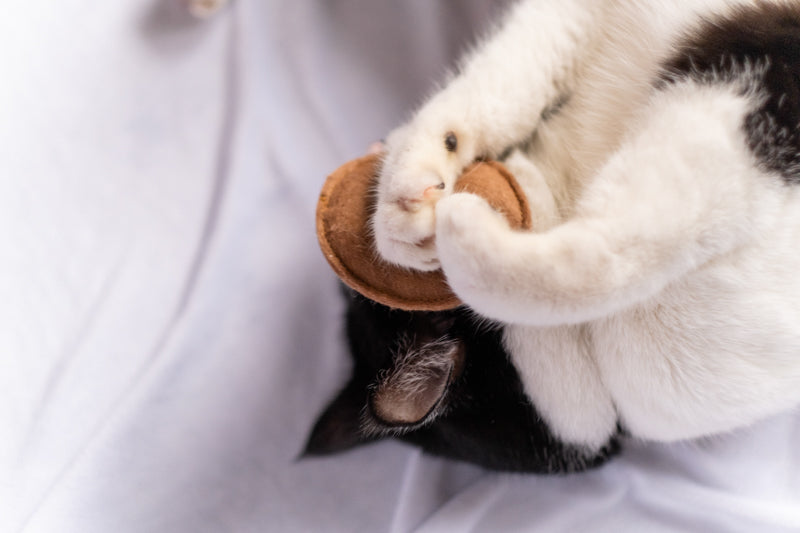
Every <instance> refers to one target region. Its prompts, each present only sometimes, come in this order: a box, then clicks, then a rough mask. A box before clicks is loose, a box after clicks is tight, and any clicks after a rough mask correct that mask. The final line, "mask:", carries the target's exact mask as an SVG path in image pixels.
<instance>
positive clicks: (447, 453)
mask: <svg viewBox="0 0 800 533" xmlns="http://www.w3.org/2000/svg"><path fill="white" fill-rule="evenodd" d="M348 300H349V302H348V312H347V330H348V338H349V342H350V348H351V351H352V355H353V359H354V368H353V377H352V379H351V381H350V382H349V383H348V385H347V386H346V387H345V389H344V390H343V391H342V392H341V393H340V395H339V396H338V397H337V398H336V399H335V400H334V401H333V402H332V403H331V405H330V406H329V407H328V408H327V409H326V411H325V412H324V413H323V415H322V416H321V417H320V419H319V420H318V421H317V423H316V425H315V427H314V429H313V430H312V433H311V437H310V438H309V441H308V444H307V446H306V453H307V454H311V455H319V454H325V453H330V452H337V451H341V450H343V449H346V448H348V447H351V446H355V445H357V444H360V443H364V442H368V441H370V440H373V439H374V438H375V437H374V436H373V435H374V434H375V433H374V432H373V431H370V432H367V433H365V432H364V431H363V430H362V429H363V424H362V425H360V424H359V417H361V418H363V417H365V416H367V417H369V416H372V414H371V413H370V411H369V409H367V407H366V406H367V404H368V402H369V394H370V390H371V387H373V386H374V383H375V382H376V381H377V380H378V377H379V375H380V374H381V372H385V371H386V369H388V368H390V367H391V366H392V363H393V354H394V353H396V348H397V346H398V344H399V343H400V342H401V340H402V339H405V341H402V342H406V343H408V339H413V343H416V345H417V346H419V345H420V344H424V343H426V342H430V341H433V340H435V339H437V338H441V337H442V336H447V337H448V338H450V339H452V340H454V341H456V342H461V343H462V345H463V348H464V350H465V352H464V361H463V367H462V368H461V369H460V373H459V375H458V377H457V378H456V379H454V380H453V382H452V383H451V384H450V385H449V386H448V389H447V391H446V393H445V395H444V396H443V398H442V400H441V401H442V402H443V403H444V406H443V408H442V409H440V410H439V411H437V412H439V413H440V414H438V416H436V417H435V418H434V419H433V420H426V421H425V423H424V424H423V425H422V426H421V427H416V428H413V429H411V430H404V431H397V432H393V431H392V428H391V427H387V428H386V430H387V431H386V432H387V433H388V434H390V435H395V436H397V437H398V438H400V439H402V440H404V441H407V442H410V443H412V444H414V445H417V446H420V447H421V448H422V449H424V450H425V451H426V452H429V453H432V454H436V455H440V456H444V457H449V458H453V459H458V460H463V461H468V462H472V463H476V464H478V465H481V466H484V467H487V468H491V469H497V470H507V471H516V472H537V473H564V472H575V471H579V470H583V469H586V468H590V467H594V466H597V465H600V464H602V463H603V462H605V461H606V460H607V459H608V458H609V457H610V456H611V455H613V454H614V453H615V452H616V451H617V450H618V445H617V443H616V441H615V440H613V439H612V440H611V441H609V443H608V444H607V445H606V446H605V447H604V448H603V449H602V450H600V451H598V452H590V451H587V450H584V449H582V448H579V447H576V446H571V445H567V444H564V443H563V442H560V441H559V440H558V439H557V438H556V437H554V436H553V434H552V433H551V432H550V431H549V429H548V428H547V426H546V425H545V424H544V422H543V421H542V420H541V418H540V417H539V415H538V413H537V412H536V409H535V407H534V406H533V405H532V404H531V402H530V400H529V399H528V397H527V396H526V395H525V393H524V392H523V388H522V383H521V382H520V379H519V376H518V375H517V372H516V370H515V369H514V367H513V366H512V365H511V363H510V362H509V361H508V359H507V356H506V353H505V352H504V350H503V348H502V342H501V332H500V331H499V330H497V329H492V328H488V327H486V326H483V327H482V326H480V325H479V322H478V321H477V320H478V319H476V318H475V317H474V315H472V314H471V313H470V312H469V311H467V310H454V311H447V312H437V313H429V312H404V311H397V310H390V309H388V308H386V307H383V306H381V305H378V304H375V303H373V302H370V301H368V300H366V299H364V298H362V297H360V296H358V295H356V294H354V293H350V292H348ZM359 413H360V414H359ZM375 423H378V424H380V421H377V422H376V421H375V420H372V421H371V422H370V424H375ZM359 427H361V428H362V429H358V428H359Z"/></svg>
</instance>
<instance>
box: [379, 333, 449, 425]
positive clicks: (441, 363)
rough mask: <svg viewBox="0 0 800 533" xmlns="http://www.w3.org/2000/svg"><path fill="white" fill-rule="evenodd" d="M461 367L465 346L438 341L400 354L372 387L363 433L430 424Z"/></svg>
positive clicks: (443, 404)
mask: <svg viewBox="0 0 800 533" xmlns="http://www.w3.org/2000/svg"><path fill="white" fill-rule="evenodd" d="M463 366H464V346H463V344H462V343H461V342H458V341H453V340H447V339H444V340H438V341H434V342H429V343H427V344H424V345H422V346H421V347H415V348H412V349H409V350H408V351H406V352H405V353H401V354H400V355H399V356H398V357H397V358H396V359H395V361H394V365H393V366H392V368H391V369H389V370H388V371H386V372H385V373H384V374H383V375H382V377H381V379H380V380H379V381H378V383H377V384H376V385H375V386H374V387H373V390H372V392H371V394H370V398H369V403H368V405H369V410H368V415H369V416H368V417H369V418H370V419H371V420H365V421H364V422H365V425H366V427H365V430H367V431H369V432H370V433H384V432H389V433H395V432H398V431H400V432H402V431H404V430H411V429H415V428H417V427H420V426H422V425H424V424H426V423H429V422H431V421H433V420H434V419H435V418H436V417H437V416H438V415H439V414H441V413H442V412H443V411H444V410H445V408H446V396H447V391H448V388H449V387H450V386H451V385H452V383H453V382H454V381H455V380H456V379H457V378H458V377H459V376H460V374H461V371H462V369H463Z"/></svg>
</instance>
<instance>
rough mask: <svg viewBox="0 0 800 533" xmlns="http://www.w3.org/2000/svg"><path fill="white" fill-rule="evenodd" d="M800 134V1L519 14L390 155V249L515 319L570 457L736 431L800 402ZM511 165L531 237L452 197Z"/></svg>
mask: <svg viewBox="0 0 800 533" xmlns="http://www.w3.org/2000/svg"><path fill="white" fill-rule="evenodd" d="M799 124H800V3H798V2H797V1H791V2H786V1H781V2H778V1H774V0H773V1H759V2H756V1H739V0H737V1H731V0H670V1H666V0H616V1H615V0H604V1H598V0H552V1H550V0H527V1H523V2H520V3H518V4H517V5H515V6H514V7H513V8H512V9H511V10H510V12H509V14H508V15H507V17H506V18H505V19H504V22H503V23H502V24H501V26H500V27H499V28H498V30H497V31H496V32H494V34H493V35H492V36H491V38H489V39H487V40H486V41H485V42H484V43H483V44H482V45H480V46H479V47H477V48H476V49H475V51H474V52H473V53H472V54H471V55H470V56H469V57H468V58H467V59H466V61H465V62H464V63H463V65H462V66H461V68H460V69H459V71H458V74H457V75H455V76H454V77H453V78H452V79H451V80H450V81H449V83H447V84H446V86H445V87H444V89H442V90H441V91H440V92H438V93H437V94H435V95H434V96H433V97H432V98H431V99H430V100H428V102H427V103H426V104H425V105H424V106H422V107H421V108H420V110H419V111H418V112H417V113H416V114H415V115H414V116H413V118H412V119H411V120H410V121H409V122H408V123H407V124H406V125H404V126H402V127H400V128H399V129H397V130H395V131H394V132H393V133H392V134H391V136H390V137H389V138H388V140H387V152H386V155H385V160H384V164H383V170H382V174H381V177H380V182H379V187H378V207H377V210H376V213H375V215H374V219H373V227H374V231H375V236H376V240H377V244H378V249H379V252H380V253H381V254H382V255H383V256H384V257H385V258H386V259H388V260H390V261H393V262H395V263H397V264H400V265H404V266H407V267H413V268H418V269H423V270H430V269H436V268H439V267H441V268H442V269H443V270H444V273H445V275H446V276H447V279H448V281H449V283H450V285H451V286H452V287H453V289H454V290H455V292H456V293H457V294H458V295H459V296H460V297H461V299H462V300H463V301H464V302H466V304H468V305H469V306H470V307H471V308H472V309H473V310H475V311H476V312H477V313H479V314H480V315H482V316H484V317H486V318H488V319H491V320H494V321H497V322H499V323H501V324H503V325H504V326H503V334H502V335H503V338H502V343H503V345H504V346H505V349H506V350H507V352H508V353H509V354H510V358H511V361H512V363H513V365H514V367H515V369H516V371H517V373H518V375H519V378H520V380H521V383H522V387H523V390H524V392H525V393H526V395H527V397H528V398H529V399H530V400H531V401H532V404H533V405H535V406H536V411H538V412H539V413H541V416H542V417H543V418H544V420H545V421H546V422H547V425H548V427H549V430H550V431H552V433H553V435H555V436H556V437H557V438H558V439H560V440H562V441H563V442H567V443H571V444H574V445H577V446H581V447H582V449H589V450H601V449H603V447H605V446H607V444H608V442H609V439H611V438H612V437H613V436H614V434H615V433H616V431H617V428H618V426H622V427H623V428H625V429H626V430H627V431H628V432H630V433H631V434H632V435H633V436H635V437H640V438H644V439H655V440H662V441H672V440H680V439H690V438H695V437H699V436H705V435H710V434H714V433H718V432H725V431H728V430H731V429H734V428H737V427H741V426H745V425H748V424H750V423H752V422H753V421H755V420H757V419H759V418H761V417H765V416H768V415H771V414H773V413H777V412H779V411H782V410H786V409H790V408H792V407H794V406H796V405H797V404H798V403H799V402H800V274H799V272H800V252H798V250H800V186H799V185H800V132H799V129H798V128H800V125H799ZM501 154H506V155H507V157H506V159H505V162H506V165H507V166H508V167H509V168H510V169H511V170H512V172H513V173H514V174H515V175H516V177H517V179H518V180H519V181H520V182H521V184H522V186H523V188H525V190H526V193H527V195H528V198H529V200H530V202H531V207H532V210H533V217H534V221H535V229H534V231H531V232H525V233H523V232H516V231H512V230H511V229H509V227H508V225H507V224H506V223H505V221H504V220H503V219H502V218H501V217H500V216H499V215H498V214H496V213H495V212H493V211H492V210H491V209H490V208H489V206H488V205H487V204H486V202H485V201H483V200H482V199H480V198H478V197H476V196H474V195H470V194H464V193H461V194H453V193H452V189H453V181H454V180H455V178H456V176H458V175H459V173H460V171H461V170H462V169H463V168H464V167H465V166H466V165H467V164H469V163H470V162H472V161H473V160H474V159H476V158H478V157H495V158H497V157H500V156H501ZM469 342H471V341H470V340H468V341H467V343H469ZM500 360H501V358H497V364H502V362H501V361H500Z"/></svg>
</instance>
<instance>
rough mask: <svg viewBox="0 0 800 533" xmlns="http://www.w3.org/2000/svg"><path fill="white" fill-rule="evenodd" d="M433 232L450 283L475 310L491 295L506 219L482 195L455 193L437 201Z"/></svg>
mask: <svg viewBox="0 0 800 533" xmlns="http://www.w3.org/2000/svg"><path fill="white" fill-rule="evenodd" d="M436 234H437V252H438V256H439V259H440V261H441V264H442V269H443V270H444V273H445V276H446V277H447V281H448V283H449V285H450V287H451V288H452V289H453V291H454V292H455V293H456V294H457V295H458V296H459V297H460V298H461V299H462V300H463V301H464V302H465V303H467V304H469V305H471V306H473V308H475V309H476V310H478V308H480V307H481V304H482V303H484V302H483V301H484V300H485V299H486V298H492V287H493V281H494V279H495V278H496V273H495V269H496V268H497V265H498V258H499V257H501V256H502V255H503V254H504V250H505V245H506V240H507V239H508V238H509V235H510V234H511V229H510V227H509V225H508V222H507V221H506V220H505V219H504V218H503V216H502V215H501V214H500V213H498V212H497V211H495V210H494V209H492V207H491V206H490V205H489V204H488V203H487V202H486V200H484V199H483V198H481V197H479V196H476V195H474V194H469V193H457V194H454V195H452V196H450V197H449V198H446V199H444V200H442V201H441V202H440V203H439V206H438V207H437V222H436ZM476 304H477V305H476Z"/></svg>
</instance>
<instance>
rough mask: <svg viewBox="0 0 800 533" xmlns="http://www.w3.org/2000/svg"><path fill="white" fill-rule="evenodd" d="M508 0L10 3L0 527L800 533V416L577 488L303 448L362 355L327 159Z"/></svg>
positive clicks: (373, 130) (4, 101) (1, 133)
mask: <svg viewBox="0 0 800 533" xmlns="http://www.w3.org/2000/svg"><path fill="white" fill-rule="evenodd" d="M496 12H497V4H496V3H493V2H490V1H489V0H485V1H479V0H470V1H461V2H449V1H442V2H430V1H428V0H414V1H408V2H392V3H389V2H387V3H376V2H366V1H358V0H336V1H330V2H315V1H313V0H270V1H265V0H238V1H236V2H235V3H234V4H233V5H232V6H230V8H229V9H226V10H225V11H224V12H222V13H220V14H219V15H218V16H217V17H215V18H213V19H211V20H209V21H204V22H201V21H196V20H193V19H191V18H190V17H189V16H187V15H186V14H185V13H184V12H183V11H182V10H181V7H180V5H179V3H178V2H177V0H114V1H113V2H90V1H87V0H62V1H60V2H52V1H48V0H27V1H26V2H16V3H14V4H9V5H8V6H4V16H3V17H0V69H1V70H0V72H1V73H2V78H1V79H0V265H1V266H0V268H2V270H1V271H0V324H2V327H0V531H3V532H5V531H26V532H48V533H49V532H59V533H60V532H81V533H93V532H112V531H113V532H206V531H208V532H219V531H231V532H250V531H253V532H256V531H259V532H263V531H281V532H284V531H286V532H292V531H369V532H379V531H389V532H403V531H411V530H419V531H425V532H440V531H447V532H449V531H537V532H542V531H609V532H611V531H614V532H616V531H792V530H800V451H798V450H799V449H800V447H798V443H800V418H798V416H797V415H793V414H787V415H784V416H781V417H777V418H775V419H772V420H768V421H765V422H763V423H761V424H759V425H758V426H757V427H755V428H753V429H751V430H747V431H741V432H738V433H736V434H733V435H729V436H726V437H722V438H718V439H714V440H711V441H708V442H704V443H695V444H682V445H672V446H664V445H645V444H637V443H629V444H628V446H627V449H626V451H625V453H624V454H623V456H622V457H621V458H619V459H616V460H615V461H614V462H613V463H612V464H610V465H608V466H606V467H604V468H602V469H600V470H598V471H594V472H591V473H587V474H583V475H576V476H570V477H565V478H553V477H549V478H548V477H530V476H516V475H504V474H496V473H489V472H485V471H482V470H480V469H478V468H476V467H473V466H469V465H465V464H457V463H451V462H448V461H444V460H440V459H435V458H431V457H428V456H424V455H421V454H420V453H419V452H418V451H416V450H415V449H412V448H409V447H406V446H404V445H401V444H398V443H395V442H384V443H380V444H377V445H373V446H369V447H364V448H362V449H359V450H357V451H353V452H350V453H346V454H344V455H341V456H336V457H332V458H329V459H315V460H308V461H301V462H297V461H295V457H296V455H297V454H298V452H299V451H300V449H301V447H302V445H303V442H304V440H305V438H306V435H307V431H308V429H309V427H310V425H311V423H312V422H313V420H314V418H315V417H316V415H317V414H318V412H319V410H320V409H321V408H322V407H323V406H324V405H325V403H326V402H327V401H328V400H329V398H330V396H331V395H332V394H333V393H334V392H335V391H336V390H337V389H338V388H339V387H340V386H341V385H342V383H343V380H344V379H345V376H346V374H347V371H348V363H349V362H348V358H347V354H346V353H345V351H344V347H343V344H342V334H341V325H342V324H341V311H342V305H341V302H340V301H339V299H338V293H337V287H336V281H335V278H334V276H333V274H332V273H331V272H330V270H329V269H328V267H327V265H326V264H325V262H324V259H323V258H322V255H321V254H320V253H319V252H318V249H317V245H316V240H315V235H314V229H313V228H314V224H313V216H314V207H315V203H316V196H317V193H318V191H319V187H320V186H321V184H322V181H323V179H324V177H325V175H326V174H327V173H328V172H330V171H331V170H333V169H334V168H335V167H336V166H338V165H339V164H340V163H342V162H344V161H345V160H347V159H349V158H352V157H355V156H357V155H359V154H360V153H361V152H362V151H363V150H364V149H365V147H366V146H367V145H368V144H369V142H371V141H372V140H374V139H377V138H380V137H382V136H383V135H385V133H386V132H387V131H388V130H389V129H391V127H393V126H394V125H396V124H397V123H399V122H400V121H401V120H402V119H403V117H405V116H406V115H407V114H408V113H409V111H410V110H411V109H412V108H413V107H414V106H415V105H416V104H417V103H419V101H420V99H421V98H422V97H423V95H424V94H426V93H427V92H429V91H431V90H433V88H434V86H435V83H436V82H437V81H440V80H441V79H442V78H443V74H444V69H445V66H446V65H448V64H451V62H452V61H453V59H454V58H455V57H457V55H458V53H459V51H461V50H463V49H464V46H465V45H466V43H468V42H469V39H470V36H472V35H474V34H475V33H476V31H478V29H479V28H484V27H486V25H487V22H488V21H489V20H490V19H491V18H492V17H493V15H494V14H496Z"/></svg>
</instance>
